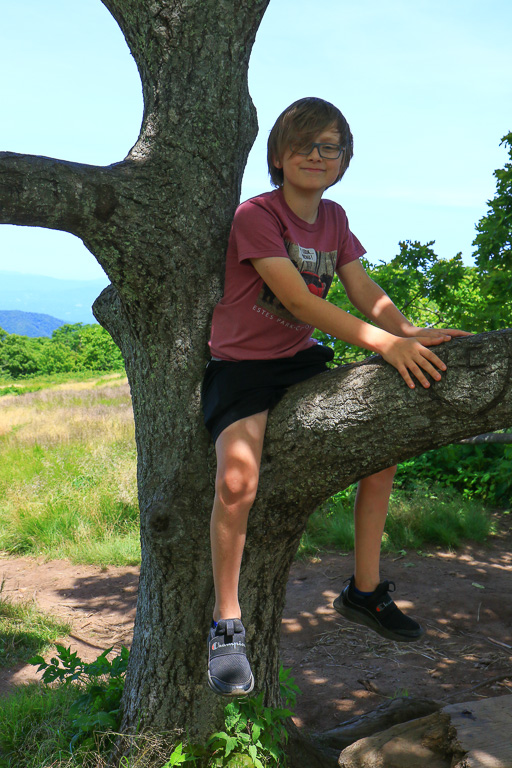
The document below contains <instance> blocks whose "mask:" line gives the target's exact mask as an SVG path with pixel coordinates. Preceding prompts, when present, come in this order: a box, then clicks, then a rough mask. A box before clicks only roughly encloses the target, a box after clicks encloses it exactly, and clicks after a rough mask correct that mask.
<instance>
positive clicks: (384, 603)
mask: <svg viewBox="0 0 512 768" xmlns="http://www.w3.org/2000/svg"><path fill="white" fill-rule="evenodd" d="M392 602H393V601H392V600H391V598H390V597H389V595H386V599H385V600H383V601H382V603H379V605H378V606H377V607H376V609H375V610H376V611H377V613H380V612H381V611H383V610H384V609H385V608H387V607H388V605H390V604H391V603H392Z"/></svg>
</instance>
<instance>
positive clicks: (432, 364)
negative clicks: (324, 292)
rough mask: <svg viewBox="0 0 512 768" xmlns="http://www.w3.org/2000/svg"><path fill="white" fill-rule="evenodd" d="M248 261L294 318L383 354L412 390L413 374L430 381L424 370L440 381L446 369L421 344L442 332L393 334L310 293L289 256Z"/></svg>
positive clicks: (432, 341) (434, 341)
mask: <svg viewBox="0 0 512 768" xmlns="http://www.w3.org/2000/svg"><path fill="white" fill-rule="evenodd" d="M251 264H252V265H253V267H254V268H255V269H256V271H257V272H258V274H259V275H260V277H262V278H263V280H264V281H265V283H266V284H267V285H268V286H269V288H270V289H271V290H272V291H273V292H274V294H275V295H276V296H277V298H278V299H279V301H281V303H282V304H283V305H284V306H285V307H286V309H287V310H288V311H289V312H291V313H292V314H293V315H294V316H295V317H296V318H297V319H299V320H301V321H302V322H303V323H308V324H309V325H312V326H314V327H315V328H318V329H319V330H321V331H323V332H324V333H328V334H329V335H330V336H335V337H336V338H338V339H342V340H343V341H346V342H348V343H349V344H355V345H356V346H358V347H362V348H364V349H367V350H369V351H371V352H376V353H377V354H379V355H382V357H383V358H384V360H386V361H387V362H388V363H390V364H391V365H393V366H394V367H395V368H396V369H397V371H398V372H399V373H400V375H401V376H402V378H403V379H404V381H405V382H406V384H407V385H408V386H409V387H410V388H411V389H413V388H414V381H413V379H412V376H414V377H415V378H416V379H417V380H418V381H419V382H420V384H422V386H423V387H425V388H427V387H429V386H430V382H429V380H428V378H427V377H426V375H425V374H426V373H428V374H429V375H430V376H432V378H433V379H435V380H436V381H439V379H440V378H441V374H440V373H439V370H442V371H444V370H446V366H445V364H444V363H443V362H442V360H440V359H439V358H438V357H437V355H435V354H434V352H432V351H431V350H430V349H429V348H428V346H424V345H425V344H428V345H431V344H434V345H435V344H438V343H439V344H440V343H442V342H443V341H445V337H444V335H440V336H439V339H437V338H435V337H434V338H425V339H424V338H423V337H421V336H420V337H414V338H404V337H401V336H395V335H394V334H392V333H389V332H388V331H385V330H382V329H381V328H376V327H375V326H373V325H370V324H369V323H365V322H364V321H363V320H359V318H357V317H354V315H351V314H349V313H348V312H345V311H344V310H343V309H340V308H339V307H336V306H334V305H333V304H330V303H329V302H328V301H326V300H325V299H321V298H320V297H319V296H316V295H314V294H312V293H311V292H310V291H309V290H308V287H307V285H306V283H305V282H304V280H303V279H302V277H301V275H300V273H299V272H298V271H297V269H296V268H295V267H294V265H293V264H292V262H291V261H289V260H288V259H283V258H274V257H269V258H258V259H251ZM422 342H423V343H422ZM438 369H439V370H438Z"/></svg>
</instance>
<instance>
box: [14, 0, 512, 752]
mask: <svg viewBox="0 0 512 768" xmlns="http://www.w3.org/2000/svg"><path fill="white" fill-rule="evenodd" d="M104 4H105V5H106V6H107V8H109V10H110V11H111V13H112V14H113V15H114V17H115V18H116V19H117V21H118V23H119V25H120V27H121V29H122V31H123V33H124V35H125V37H126V41H127V43H128V45H129V47H130V50H131V52H132V54H133V56H134V58H135V61H136V62H137V65H138V68H139V72H140V76H141V80H142V87H143V94H144V116H143V122H142V127H141V133H140V136H139V139H138V141H137V143H136V144H135V146H134V147H133V149H132V150H131V151H130V153H129V155H128V157H127V158H126V159H125V160H124V161H122V162H120V163H117V164H114V165H111V166H108V167H105V168H98V167H93V166H86V165H81V164H76V163H68V162H63V161H57V160H53V159H48V158H35V157H30V156H25V155H15V154H13V153H2V154H1V155H0V222H3V223H10V224H22V225H28V226H43V227H50V228H55V229H62V230H66V231H69V232H72V233H73V234H75V235H77V236H78V237H80V238H81V239H82V240H83V242H84V243H85V245H86V246H87V247H88V248H89V250H90V251H91V252H92V253H93V254H94V255H95V256H96V258H97V259H98V261H99V262H100V264H101V265H102V266H103V268H104V269H105V271H106V273H107V274H108V276H109V278H110V280H111V283H112V285H111V286H110V287H109V288H107V289H106V290H105V291H104V292H103V293H102V294H101V296H100V297H99V298H98V299H97V301H96V302H95V304H94V312H95V315H96V317H97V319H98V320H99V322H100V323H101V324H102V325H103V326H104V327H105V328H106V329H107V330H108V331H109V332H110V333H111V334H112V336H113V338H114V340H115V341H116V343H117V344H118V345H119V347H120V348H121V350H122V353H123V356H124V359H125V362H126V369H127V373H128V378H129V382H130V387H131V392H132V400H133V408H134V415H135V424H136V441H137V451H138V487H139V503H140V520H141V544H142V563H141V575H140V586H139V595H138V604H137V617H136V622H135V631H134V638H133V646H132V651H131V657H130V666H129V671H128V676H127V681H126V688H125V696H124V721H123V726H122V727H123V728H124V729H125V730H130V729H135V728H137V727H141V726H145V725H151V726H152V727H153V728H156V729H161V730H167V731H168V730H172V729H181V730H183V731H185V732H186V734H187V735H188V736H189V737H190V738H191V739H195V740H203V739H204V738H205V737H206V735H207V734H208V733H210V732H211V731H212V729H213V728H215V727H216V726H217V725H218V721H219V716H220V713H221V710H222V707H223V705H224V702H222V701H221V700H219V699H218V698H217V697H215V696H214V695H213V694H212V693H210V691H209V689H208V687H207V685H206V633H207V628H208V626H209V622H210V618H211V609H212V604H213V585H212V578H211V569H210V557H209V542H208V521H209V515H210V508H211V502H212V498H213V486H214V475H215V461H214V452H213V448H212V446H211V444H210V442H209V439H208V436H207V433H206V431H205V430H204V427H203V426H202V419H201V414H200V383H201V379H202V374H203V370H204V366H205V363H206V359H207V339H208V334H209V326H210V319H211V312H212V310H213V307H214V305H215V303H216V301H217V300H218V299H219V297H220V295H221V287H222V279H223V263H224V254H225V249H226V244H227V237H228V233H229V227H230V222H231V219H232V216H233V213H234V210H235V207H236V204H237V202H238V199H239V194H240V183H241V178H242V172H243V168H244V165H245V160H246V157H247V154H248V151H249V148H250V146H251V143H252V141H253V139H254V136H255V132H256V120H255V114H254V108H253V106H252V103H251V101H250V97H249V95H248V91H247V67H248V60H249V55H250V51H251V46H252V43H253V41H254V37H255V34H256V30H257V28H258V25H259V22H260V20H261V17H262V15H263V13H264V11H265V8H266V6H267V4H268V0H152V1H151V3H150V2H149V1H148V0H146V1H145V2H141V0H104ZM436 351H438V354H439V356H440V357H442V358H443V359H444V360H445V361H446V362H447V364H448V372H447V374H446V375H445V376H444V377H443V380H442V382H441V383H440V384H436V385H435V386H433V387H432V388H431V389H430V390H423V389H422V388H421V387H418V388H417V389H415V390H413V391H411V390H408V389H407V387H405V385H404V384H403V382H402V380H401V378H400V376H399V375H398V374H397V373H396V371H394V369H392V368H390V367H389V366H387V365H386V364H385V363H383V362H382V361H381V360H380V359H378V358H372V359H370V360H369V361H366V362H364V363H362V364H357V365H354V366H348V367H345V368H341V369H339V370H336V371H333V372H329V373H326V374H322V376H321V377H319V378H318V379H316V380H315V381H310V382H306V383H304V384H302V385H299V386H297V387H295V388H294V389H293V391H291V392H290V393H289V394H288V395H287V396H286V398H284V400H283V401H282V402H281V403H280V404H279V406H278V407H277V408H276V409H275V411H274V412H273V414H272V415H271V417H270V419H269V425H268V436H267V440H266V443H265V450H264V456H263V462H262V478H261V487H260V491H259V495H258V500H257V503H256V505H255V508H254V510H253V512H252V513H251V519H250V526H249V536H248V543H247V550H246V553H245V556H244V563H243V568H242V574H241V600H242V608H243V611H244V616H245V617H246V619H247V624H248V634H247V639H248V645H249V647H250V649H251V656H252V661H253V669H254V673H255V676H256V680H257V688H258V689H262V690H265V692H266V701H267V703H268V704H276V703H277V702H278V697H279V686H278V682H277V670H278V663H279V652H278V649H279V630H280V620H281V613H282V609H283V603H284V594H285V587H286V580H287V575H288V570H289V566H290V563H291V561H292V559H293V556H294V552H295V550H296V547H297V543H298V541H299V538H300V535H301V533H302V531H303V530H304V527H305V523H306V520H307V518H308V515H309V514H310V513H311V512H312V511H313V510H314V509H315V507H316V506H317V505H318V503H319V502H321V501H322V500H324V499H325V498H326V497H328V496H330V495H331V494H332V493H334V492H335V491H337V490H339V489H341V488H343V487H345V486H347V485H348V484H350V483H352V482H354V481H355V480H357V479H358V478H360V477H362V476H364V475H368V474H371V473H372V472H376V471H378V470H380V469H382V468H384V467H386V466H389V465H390V464H392V463H394V462H395V461H397V460H401V459H405V458H407V457H409V456H412V455H415V454H418V453H421V452H423V451H425V450H427V449H429V448H434V447H437V446H440V445H443V444H446V443H450V442H453V441H454V440H459V439H461V438H464V437H468V436H470V435H474V434H480V433H482V432H484V431H489V430H494V429H499V428H502V427H503V426H506V425H509V424H511V423H512V388H511V383H510V369H511V365H512V331H511V332H494V333H491V334H484V335H481V336H477V337H472V338H468V339H463V340H460V341H459V340H456V341H452V342H450V343H449V344H448V345H446V346H443V347H440V348H439V349H438V350H436ZM256 638H257V642H256Z"/></svg>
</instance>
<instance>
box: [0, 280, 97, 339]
mask: <svg viewBox="0 0 512 768" xmlns="http://www.w3.org/2000/svg"><path fill="white" fill-rule="evenodd" d="M107 285H108V278H107V277H105V278H100V279H97V280H59V279H57V278H54V277H44V276H43V275H25V274H22V273H20V272H6V271H0V310H21V311H23V312H30V313H37V314H45V315H50V316H51V317H59V318H62V321H63V322H64V323H95V322H96V320H95V318H94V316H93V314H92V312H91V305H92V303H93V301H94V300H95V298H96V297H97V296H99V294H100V293H101V292H102V290H103V289H104V288H106V286H107ZM6 330H7V329H6Z"/></svg>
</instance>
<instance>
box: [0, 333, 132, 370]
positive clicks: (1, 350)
mask: <svg viewBox="0 0 512 768" xmlns="http://www.w3.org/2000/svg"><path fill="white" fill-rule="evenodd" d="M0 330H1V329H0ZM123 368H124V363H123V358H122V355H121V352H120V351H119V349H118V347H117V346H116V345H115V344H114V342H113V340H112V337H111V336H110V334H109V333H108V332H107V331H106V330H105V329H104V328H102V327H101V326H100V325H83V324H82V323H74V324H73V325H63V326H61V327H60V328H57V330H55V331H54V332H53V334H52V337H51V338H46V337H40V338H29V337H28V336H18V335H17V334H14V333H12V334H9V333H6V332H5V331H2V333H1V334H0V376H4V377H8V378H10V379H19V378H23V377H26V376H35V375H37V374H46V375H53V374H62V373H72V372H81V371H98V372H101V371H122V370H123Z"/></svg>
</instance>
